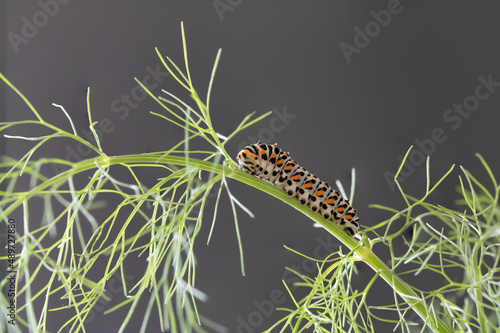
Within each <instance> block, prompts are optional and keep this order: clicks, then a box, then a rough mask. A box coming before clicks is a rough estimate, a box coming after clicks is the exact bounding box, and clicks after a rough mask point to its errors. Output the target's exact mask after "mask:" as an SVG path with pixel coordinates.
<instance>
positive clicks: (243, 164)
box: [236, 147, 259, 175]
mask: <svg viewBox="0 0 500 333" xmlns="http://www.w3.org/2000/svg"><path fill="white" fill-rule="evenodd" d="M236 159H237V160H238V163H239V164H240V170H243V171H245V172H248V173H249V174H251V175H255V174H256V172H257V167H258V164H259V157H258V156H257V154H255V153H254V152H252V151H251V150H249V149H248V147H246V148H245V149H243V150H242V151H240V153H239V154H238V156H237V157H236Z"/></svg>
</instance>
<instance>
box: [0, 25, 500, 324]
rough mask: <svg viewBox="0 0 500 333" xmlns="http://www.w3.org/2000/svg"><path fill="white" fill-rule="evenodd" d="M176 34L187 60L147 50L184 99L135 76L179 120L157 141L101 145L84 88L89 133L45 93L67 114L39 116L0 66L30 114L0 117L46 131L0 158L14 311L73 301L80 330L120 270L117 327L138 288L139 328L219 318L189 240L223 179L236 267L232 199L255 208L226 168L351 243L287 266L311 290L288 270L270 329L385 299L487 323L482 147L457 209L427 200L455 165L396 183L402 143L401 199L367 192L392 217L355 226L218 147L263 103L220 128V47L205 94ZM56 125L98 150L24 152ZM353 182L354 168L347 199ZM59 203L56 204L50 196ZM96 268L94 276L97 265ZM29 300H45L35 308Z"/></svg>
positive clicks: (169, 117)
mask: <svg viewBox="0 0 500 333" xmlns="http://www.w3.org/2000/svg"><path fill="white" fill-rule="evenodd" d="M182 40H183V50H184V69H181V68H180V67H179V66H178V65H177V64H175V63H174V62H173V61H172V60H171V59H170V58H168V57H167V58H165V57H163V56H162V55H161V54H160V52H159V51H158V50H157V53H158V56H159V57H160V59H161V61H162V63H163V65H164V66H165V68H166V69H167V70H168V71H169V73H170V74H171V76H172V78H174V80H175V81H176V82H177V83H178V84H179V85H180V86H182V87H183V88H184V89H185V90H186V92H187V94H188V95H189V96H190V98H191V99H190V100H189V101H185V100H183V99H182V98H180V97H177V96H175V95H173V94H171V93H169V92H167V91H164V93H165V95H164V96H162V97H157V96H155V95H153V94H152V93H151V92H150V91H149V90H148V89H147V88H146V87H145V86H144V85H143V84H142V83H141V82H139V81H138V83H139V84H140V85H141V86H142V87H143V88H144V89H145V90H146V91H147V92H148V94H149V95H150V96H151V97H152V98H153V99H154V100H155V101H156V102H157V103H158V104H159V105H160V106H161V108H162V109H163V113H161V114H160V113H155V112H151V113H152V115H154V116H157V117H159V118H161V119H163V120H166V121H168V122H170V123H172V124H173V125H175V126H179V127H181V128H182V129H183V130H184V137H183V138H181V139H180V141H179V142H178V143H177V144H174V145H173V146H172V147H171V148H170V149H168V150H166V151H161V152H154V153H146V154H133V155H123V156H108V155H106V153H105V152H104V151H103V149H102V147H101V144H100V141H99V137H98V135H97V133H96V131H95V129H94V126H95V124H96V122H95V121H93V119H92V112H91V107H90V93H88V99H87V106H88V108H87V111H88V120H89V126H90V129H91V131H92V133H93V139H94V140H93V142H91V141H90V140H86V139H84V138H83V137H82V136H80V135H79V134H78V133H77V131H76V130H75V126H74V123H73V120H72V118H71V117H70V115H69V114H68V112H66V110H65V109H64V107H62V106H60V105H54V106H55V107H57V108H59V109H60V111H61V115H62V116H63V117H66V118H67V120H68V124H67V126H66V128H62V127H57V126H55V125H53V124H51V123H48V122H47V121H45V120H44V118H43V116H42V115H41V114H40V113H38V111H37V110H36V109H35V107H34V106H33V105H32V104H31V103H30V102H29V101H28V99H27V98H26V97H25V96H24V95H23V94H22V93H21V92H20V91H19V90H17V89H16V88H15V87H14V86H13V85H12V84H11V83H10V82H9V81H8V79H7V78H5V77H4V76H3V75H1V74H0V78H1V79H2V80H3V81H4V82H5V83H6V84H7V85H8V86H9V87H10V88H11V89H13V90H14V91H15V92H16V93H17V94H18V95H19V96H20V97H21V98H22V99H23V101H24V102H25V103H26V105H27V106H28V108H29V109H30V110H31V111H32V113H33V116H34V118H35V119H34V120H20V121H12V122H5V123H1V124H0V130H2V131H6V130H7V129H15V128H17V127H18V126H26V125H28V126H40V127H42V128H44V129H45V131H46V132H48V134H46V135H43V136H38V137H29V136H21V135H16V136H14V135H5V137H7V138H10V139H18V140H26V141H31V142H34V143H35V144H34V145H33V147H32V148H31V149H29V150H28V152H27V153H26V154H25V155H24V156H22V157H21V158H20V159H19V160H14V159H9V158H4V159H3V160H2V162H1V178H0V183H1V185H2V190H1V192H0V193H1V199H0V209H1V211H0V213H1V216H2V220H3V221H4V222H7V220H8V218H9V216H12V215H13V214H19V215H22V228H19V229H20V230H17V231H18V234H17V235H16V236H17V243H16V245H18V247H17V248H18V249H19V248H22V249H21V250H20V251H19V252H18V253H17V254H16V258H15V267H16V270H17V280H16V281H17V301H18V303H17V314H18V315H17V318H16V319H17V322H18V323H19V324H21V325H24V326H25V327H29V328H30V329H31V330H37V331H47V330H48V321H49V320H50V318H51V316H55V315H57V314H58V313H59V312H60V313H62V314H64V315H65V316H66V315H67V314H68V313H70V315H68V316H67V321H66V322H65V323H64V325H63V326H62V327H61V328H60V331H61V332H63V331H71V332H80V331H82V332H84V331H86V329H85V322H86V320H87V319H88V318H89V315H91V313H92V309H93V308H94V307H95V305H96V304H97V302H98V301H99V300H100V299H102V298H103V299H106V298H107V295H106V286H107V282H108V281H109V280H110V279H111V278H112V277H113V276H119V277H120V279H121V284H122V293H123V295H124V297H126V300H125V301H123V302H120V303H119V304H117V305H114V306H113V307H111V308H109V309H107V311H106V312H105V313H110V312H113V311H116V310H118V309H122V308H127V309H128V311H127V315H126V316H125V317H124V319H123V322H122V324H121V327H120V329H119V331H120V332H123V331H125V329H126V327H127V325H128V324H129V323H130V321H131V320H132V315H133V314H134V313H137V311H139V308H138V305H139V302H140V301H141V300H142V299H146V300H147V307H146V308H145V309H144V310H143V313H142V316H141V317H142V318H143V319H142V320H143V321H142V326H141V332H146V331H147V329H148V327H147V324H148V322H149V320H150V318H151V315H152V312H153V311H156V312H157V313H158V317H159V320H160V326H161V328H162V329H163V330H169V331H171V332H193V331H196V332H208V331H223V330H224V328H223V327H222V326H220V325H218V324H216V323H214V322H212V321H210V320H209V319H208V318H205V317H203V316H202V314H200V313H198V310H197V305H196V304H197V301H199V300H205V298H206V296H205V295H204V294H203V292H202V291H200V290H198V289H196V287H195V277H196V257H195V253H194V250H193V248H194V244H195V242H196V241H199V240H198V233H199V231H200V228H201V227H202V222H203V221H205V222H206V221H207V220H208V222H209V223H211V226H210V228H211V229H210V236H211V234H212V231H213V227H214V224H215V222H216V219H217V208H218V205H219V201H220V199H221V197H222V194H223V193H226V194H227V195H228V198H229V201H230V206H231V209H232V211H233V215H234V222H235V229H236V237H237V239H238V243H239V250H240V256H241V270H242V273H243V274H244V261H243V251H242V246H241V239H240V234H239V228H238V218H237V217H238V216H237V208H238V207H240V208H242V209H243V210H244V211H245V212H247V213H248V214H250V215H251V213H250V212H249V211H248V210H247V209H246V208H245V207H244V206H243V205H242V204H241V203H240V202H239V201H238V200H237V199H236V198H235V197H234V195H233V193H232V192H231V191H230V188H229V186H228V182H227V179H228V178H231V179H234V180H237V181H241V182H244V183H246V184H248V185H249V186H253V187H255V188H257V189H260V190H261V191H263V192H266V193H267V194H269V195H272V196H274V197H276V198H278V199H279V200H281V201H283V202H286V203H287V204H289V205H290V206H292V207H294V208H296V209H297V210H299V211H301V212H302V213H303V214H305V215H306V216H308V217H309V218H310V219H311V220H313V221H315V222H317V223H319V224H320V225H321V226H323V227H324V228H325V229H327V230H328V231H329V232H330V233H331V234H333V235H334V236H335V237H336V238H337V239H338V240H339V241H341V242H342V243H343V244H344V245H345V248H346V249H347V250H344V252H345V253H344V252H342V251H341V250H339V251H338V252H336V253H332V254H331V255H329V256H328V257H327V258H326V259H324V260H320V261H317V267H318V274H317V276H316V277H315V278H311V277H307V276H302V275H301V274H299V273H298V272H295V273H296V274H297V275H298V276H299V277H300V279H301V280H302V282H300V283H299V285H301V286H302V287H303V288H306V289H307V291H308V294H307V295H306V296H305V297H303V298H302V299H297V298H296V297H294V295H293V293H292V292H291V291H290V288H289V287H288V286H286V284H285V287H287V289H288V290H289V292H290V295H291V297H292V300H293V304H294V308H286V309H282V310H283V311H284V317H283V318H282V319H281V320H279V321H278V322H277V323H276V324H275V325H273V326H272V327H270V328H269V329H268V330H267V331H266V332H275V331H280V332H285V331H287V332H288V331H292V332H309V331H311V330H314V331H315V332H372V331H374V327H375V325H376V324H375V321H380V320H382V321H389V319H384V316H383V315H381V314H380V313H381V312H383V311H393V312H395V313H396V314H397V319H391V321H392V323H393V324H394V326H395V328H397V329H399V330H401V331H404V332H413V331H422V332H424V331H427V330H428V331H434V332H474V331H482V332H493V331H495V328H496V327H497V326H498V325H499V322H500V318H499V313H498V309H499V307H500V304H499V295H500V290H499V284H500V281H499V280H500V278H499V268H498V261H499V260H500V259H499V258H500V255H499V247H500V226H499V223H498V215H499V213H500V210H499V207H498V192H499V187H498V184H497V182H496V179H495V177H494V175H493V173H492V171H491V170H490V169H489V167H488V165H487V164H486V162H485V161H484V160H483V159H482V157H481V156H478V157H479V159H480V161H481V163H482V164H483V165H484V168H485V170H486V172H487V174H488V175H489V177H490V179H491V182H492V185H491V186H490V188H492V189H490V190H488V189H487V186H484V185H482V184H481V183H480V182H478V181H477V180H476V178H474V177H473V175H471V174H470V173H469V172H468V171H467V170H465V169H462V170H463V176H461V177H460V193H461V196H462V199H461V201H460V203H461V204H464V205H465V207H464V210H463V211H457V210H453V209H450V208H445V207H441V206H437V205H433V204H432V203H428V202H427V201H426V199H427V198H428V196H429V195H430V194H431V193H432V192H433V191H434V190H435V189H436V187H437V186H438V185H439V184H440V183H441V182H442V181H443V180H444V178H445V177H447V176H448V175H449V174H450V173H451V172H452V170H453V167H452V168H450V170H449V171H448V172H447V173H446V174H445V175H444V176H443V177H442V178H441V179H440V180H439V181H438V182H437V183H436V184H434V185H433V186H432V187H431V183H430V172H429V165H430V164H429V159H428V160H427V183H426V191H425V194H424V196H423V197H422V198H420V199H418V198H415V197H412V196H410V195H408V194H406V193H405V192H404V190H403V188H402V187H401V186H400V184H399V182H398V181H397V177H398V176H397V175H398V174H399V172H400V171H401V168H402V166H403V164H404V163H405V160H406V158H407V157H408V153H409V151H408V153H407V154H406V156H405V159H404V160H403V162H402V164H401V167H400V169H399V170H398V173H397V174H396V177H395V181H396V184H397V186H398V188H399V190H400V192H401V194H402V196H403V198H404V201H405V204H406V207H405V208H404V209H402V210H397V209H394V208H390V207H384V206H380V205H373V207H374V208H378V209H383V210H385V211H386V212H387V213H388V214H389V215H390V217H389V218H387V219H386V220H384V221H382V222H380V223H378V224H376V225H375V226H373V227H370V228H366V226H365V228H366V229H364V230H362V231H361V232H360V234H359V235H360V236H357V237H356V238H353V237H350V236H349V235H347V233H345V232H344V231H343V230H342V229H340V228H339V227H337V226H336V225H334V224H332V223H330V222H328V221H326V220H323V219H322V218H321V216H320V215H319V214H316V213H313V212H312V211H311V210H310V209H309V208H308V207H305V206H302V205H300V204H299V202H298V201H297V200H296V199H295V198H289V197H288V196H287V195H286V194H285V193H284V192H283V191H281V190H280V189H278V188H276V187H274V186H272V185H271V184H268V183H266V182H264V181H261V180H260V179H258V178H256V177H253V176H251V175H249V174H246V173H244V172H242V171H240V170H238V166H237V163H236V162H235V161H234V160H233V158H232V157H231V154H229V153H228V152H227V151H226V148H225V146H226V144H227V142H228V141H230V140H231V139H232V138H233V137H234V136H236V135H237V134H238V133H239V132H240V131H242V130H244V129H245V128H247V127H248V126H251V125H252V124H254V123H255V122H258V121H259V120H261V119H263V118H264V117H266V116H268V115H269V114H270V113H267V114H264V115H262V116H260V117H258V118H255V119H252V117H253V115H252V114H251V115H249V116H247V117H245V118H244V119H243V120H242V122H241V123H240V124H239V125H238V126H237V127H236V128H235V130H234V131H233V132H232V133H230V134H229V135H222V134H220V133H218V132H217V131H216V130H215V129H214V127H213V125H212V121H211V116H210V108H209V106H210V93H211V88H212V84H213V80H214V76H215V71H216V68H217V65H218V62H219V59H220V54H221V53H220V50H219V52H218V54H217V56H216V59H215V64H214V67H213V71H212V75H211V77H210V80H209V84H208V93H207V96H206V97H205V98H202V97H201V96H199V95H198V93H197V90H196V89H195V87H194V85H193V82H192V80H191V74H190V70H189V63H188V57H187V46H186V38H185V34H184V28H183V26H182ZM56 138H66V139H71V140H74V141H76V142H78V143H81V144H83V145H85V146H87V147H88V148H90V149H92V150H93V151H94V152H95V155H96V156H95V157H93V158H89V159H87V160H83V161H79V162H76V163H71V162H68V161H65V160H61V159H57V158H49V157H47V158H40V159H38V160H36V161H34V160H32V156H33V155H34V154H35V152H36V151H37V150H38V148H40V147H41V146H42V145H44V144H46V143H48V142H49V141H52V140H53V139H56ZM193 140H197V142H200V141H201V142H203V143H204V144H205V145H206V146H207V147H209V148H208V149H206V150H196V149H193V148H191V147H192V146H193V145H192V142H193ZM410 149H411V148H410ZM47 166H57V169H60V170H61V171H60V172H58V173H57V174H56V175H54V176H47V175H45V174H44V172H43V171H44V170H46V169H47ZM118 169H123V170H125V171H126V172H127V173H128V175H129V177H130V179H131V180H130V181H124V180H120V179H117V178H116V176H114V173H115V172H116V170H118ZM144 169H146V170H149V169H154V170H159V171H161V172H162V173H163V174H164V176H163V177H161V178H159V179H158V181H157V183H156V184H153V185H152V186H149V187H148V186H146V185H145V184H144V183H143V182H141V179H140V177H139V175H138V174H139V172H138V170H144ZM22 177H24V178H22ZM22 179H26V180H27V181H28V182H29V188H28V189H22V186H18V185H19V183H20V182H21V180H22ZM217 188H218V190H217V197H216V200H215V203H214V206H215V209H214V213H213V216H205V215H204V208H205V205H206V204H207V199H208V196H209V193H210V191H211V190H213V189H217ZM353 192H354V182H353V185H352V188H351V201H352V195H353ZM109 196H112V197H114V198H115V199H118V202H119V203H118V204H116V205H114V206H113V207H112V209H111V212H110V213H109V214H108V215H107V217H106V218H105V219H103V220H97V219H96V218H95V217H94V213H93V211H94V210H95V209H97V208H99V207H102V200H103V199H102V198H107V197H109ZM36 200H41V202H43V208H44V209H43V212H42V215H43V221H44V223H43V224H42V225H41V226H40V225H38V223H34V222H33V218H30V212H31V210H32V209H33V208H32V207H33V206H34V205H35V202H36ZM56 204H59V205H60V206H62V207H63V208H60V209H56V206H57V205H56ZM38 213H40V212H38ZM138 221H139V222H140V225H141V227H140V230H139V231H138V232H131V230H133V229H132V225H133V224H136V223H138ZM37 222H38V221H37ZM409 228H411V229H412V231H413V232H412V237H411V238H410V239H405V238H404V237H403V233H404V231H405V230H407V229H409ZM54 230H57V232H54ZM89 230H90V232H89ZM54 234H56V235H57V236H56V237H55V238H52V239H51V238H50V237H49V236H54ZM210 236H209V239H210ZM400 238H403V239H404V242H405V244H406V248H407V251H406V252H405V253H404V254H403V255H397V254H396V253H395V249H394V247H393V244H394V241H395V240H396V239H400ZM375 245H377V246H385V247H387V248H388V249H389V251H390V253H391V254H392V256H391V259H390V262H389V263H386V262H385V261H383V260H382V259H381V258H379V257H378V256H377V255H376V253H375V252H374V251H373V249H374V246H375ZM290 250H291V249H290ZM292 251H293V250H292ZM129 256H135V257H137V256H139V257H140V258H143V260H144V265H145V267H146V269H145V271H144V274H143V275H142V276H140V278H139V279H138V280H137V281H135V283H134V284H131V283H130V281H129V279H127V271H129V270H130V269H131V268H130V267H127V258H128V257H129ZM1 260H2V261H6V260H8V257H6V256H4V257H1ZM311 260H313V259H311ZM103 263H104V265H103ZM356 263H364V264H366V265H368V266H369V267H370V268H372V269H373V272H374V275H373V278H372V280H371V281H370V282H369V283H368V284H367V285H366V286H364V287H363V288H361V289H360V290H358V289H357V288H355V287H354V286H353V283H352V281H353V280H355V279H356V266H355V264H356ZM451 270H454V271H456V270H460V271H461V272H462V274H461V280H460V281H456V280H454V279H453V278H452V277H451V276H450V271H451ZM426 271H428V272H431V273H432V274H436V275H437V276H440V277H442V278H443V280H444V281H446V283H443V286H442V287H440V288H439V289H436V290H422V289H418V288H416V287H414V286H412V285H410V284H408V283H407V282H405V279H404V277H405V276H406V275H408V274H416V275H418V274H422V273H423V272H426ZM96 274H97V275H98V276H99V277H100V278H97V279H96V278H95V277H94V276H96ZM90 276H93V277H92V278H91V277H90ZM379 279H381V280H383V281H385V282H386V283H387V285H388V286H389V287H390V289H392V290H393V293H394V303H393V304H388V305H385V306H372V305H370V304H369V303H368V300H367V299H368V297H369V295H370V292H371V291H372V287H373V285H374V283H375V282H376V281H377V280H379ZM39 281H42V282H43V288H42V289H40V290H34V289H33V288H32V285H33V284H34V282H39ZM5 283H6V281H5V279H3V280H2V282H0V286H1V287H4V285H5ZM54 299H61V300H63V301H64V302H65V304H64V305H63V306H59V307H53V306H52V307H51V304H53V303H49V300H54ZM33 304H39V305H41V307H40V308H35V306H34V305H33ZM7 305H8V300H7V299H6V297H5V295H3V294H2V296H1V298H0V306H2V307H5V306H7ZM21 313H22V314H23V315H22V316H21V315H20V314H21ZM409 313H414V314H416V315H417V316H416V317H418V318H420V319H419V320H411V319H409V318H410V317H411V316H409ZM135 318H137V316H136V317H135ZM0 323H1V325H2V326H3V327H8V329H9V331H12V332H20V329H19V328H18V326H11V325H7V324H6V317H5V316H0Z"/></svg>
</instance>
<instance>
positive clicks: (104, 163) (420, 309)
mask: <svg viewBox="0 0 500 333" xmlns="http://www.w3.org/2000/svg"><path fill="white" fill-rule="evenodd" d="M131 162H133V163H135V164H139V163H152V164H154V163H158V164H174V165H181V166H187V165H189V166H191V167H194V168H197V169H199V170H205V171H208V172H214V173H218V174H223V173H224V174H225V176H226V177H228V178H231V179H234V180H237V181H240V182H243V183H246V184H248V185H250V186H253V187H255V188H257V189H259V190H261V191H263V192H266V193H267V194H269V195H272V196H274V197H276V198H278V199H279V200H281V201H284V202H286V203H287V204H289V205H290V206H292V207H293V208H295V209H297V210H299V211H301V212H302V213H303V214H305V215H307V216H308V217H309V218H311V219H312V220H313V221H315V222H317V223H319V224H321V225H322V226H323V227H324V228H325V229H327V230H328V231H329V232H330V233H332V234H333V235H334V236H335V237H336V238H337V239H338V240H339V241H341V242H342V243H343V244H344V245H345V246H347V247H348V248H349V249H350V250H354V251H355V253H356V254H357V255H358V256H359V260H360V261H363V262H365V263H366V264H367V265H368V266H370V267H371V268H372V269H373V270H374V271H375V272H376V273H378V274H379V275H380V276H381V277H382V278H383V279H384V280H385V281H386V282H387V283H388V284H389V285H390V286H391V287H392V288H393V289H394V290H395V291H396V292H397V294H398V295H399V296H400V297H401V298H402V299H404V300H405V301H406V302H407V303H408V304H409V305H410V306H411V307H412V308H413V309H414V311H415V312H416V313H417V314H418V315H419V316H420V317H421V318H422V320H423V321H424V322H425V323H427V324H428V325H429V326H430V327H432V328H433V330H434V331H436V332H443V333H444V332H452V329H451V328H450V327H449V326H448V325H446V324H445V323H444V322H443V321H442V320H441V319H439V318H437V317H435V316H433V314H434V311H433V310H432V309H430V306H429V305H428V304H426V302H425V300H424V299H423V298H422V297H421V296H419V295H418V294H417V293H416V292H415V291H414V290H413V289H412V288H411V286H410V285H408V284H407V283H406V282H405V281H403V279H401V278H400V277H399V276H398V275H397V274H396V273H395V272H394V271H392V270H391V269H390V268H389V267H388V266H387V265H386V264H385V263H384V262H383V261H382V260H381V259H380V258H379V257H378V256H377V255H376V254H375V253H373V251H372V250H371V248H370V247H367V246H363V245H361V244H360V243H359V242H358V241H357V240H356V239H355V238H353V237H351V236H349V235H348V234H347V233H346V232H344V231H343V230H342V229H340V228H339V227H338V226H337V225H335V224H333V223H329V222H328V221H327V220H325V219H323V218H322V217H321V215H320V214H318V213H314V212H312V211H311V210H310V209H309V207H307V206H302V205H301V204H300V203H299V202H298V201H297V200H296V199H295V198H291V197H288V196H287V195H286V193H285V192H284V191H282V190H280V189H279V188H277V187H275V186H273V185H271V184H269V183H266V182H263V181H262V180H260V179H258V178H256V177H254V176H252V175H249V174H247V173H245V172H243V171H240V170H238V169H236V168H231V169H230V170H229V172H228V170H227V168H226V170H224V166H223V165H220V164H217V165H214V163H212V162H207V161H203V160H199V159H195V158H191V157H189V158H186V157H185V156H163V157H159V155H157V154H143V155H123V156H98V157H95V158H92V159H88V160H84V161H81V162H78V163H75V164H73V167H72V168H71V169H69V170H67V171H65V172H62V173H60V174H58V175H57V176H54V177H52V178H51V179H48V180H46V181H45V182H43V183H42V184H40V185H38V186H36V187H35V188H33V189H31V190H30V191H27V192H24V193H23V194H22V195H19V197H18V199H17V200H16V201H14V202H13V203H12V204H11V205H10V206H9V207H8V208H6V209H5V210H4V211H3V214H4V215H5V216H7V215H8V214H9V213H11V212H12V211H14V210H15V209H16V208H17V207H19V206H20V205H21V204H22V203H23V201H25V200H29V199H30V198H31V197H33V196H35V195H36V194H37V193H40V192H41V191H43V190H45V189H47V188H49V187H52V186H55V187H58V186H61V185H62V184H64V182H65V181H66V180H67V179H68V177H72V176H73V175H75V174H78V173H81V172H84V171H87V170H90V169H94V168H96V164H98V165H99V166H100V167H102V168H104V169H105V168H107V167H109V166H111V165H115V164H116V165H117V164H123V163H131Z"/></svg>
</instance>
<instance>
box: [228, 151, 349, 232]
mask: <svg viewBox="0 0 500 333" xmlns="http://www.w3.org/2000/svg"><path fill="white" fill-rule="evenodd" d="M236 159H237V160H238V162H239V164H240V169H241V170H243V171H246V172H248V173H249V174H251V175H254V176H256V177H258V178H260V179H263V180H265V181H268V182H270V183H271V184H273V185H275V186H277V187H279V188H281V189H282V190H285V192H286V193H287V195H288V196H290V197H297V198H298V199H299V202H300V203H301V204H302V205H309V206H310V207H311V210H312V211H313V212H320V213H321V215H322V216H323V218H325V219H327V220H331V221H333V222H335V223H336V224H337V225H338V226H339V227H340V228H342V229H344V230H345V231H346V232H347V233H349V234H350V235H351V236H354V235H355V234H356V233H357V232H358V230H359V222H358V221H359V217H358V215H357V214H356V210H354V209H353V208H352V207H351V205H350V204H349V201H347V200H346V199H344V198H343V197H342V196H341V195H340V193H339V192H338V191H336V190H334V189H332V188H331V187H330V185H328V183H326V182H324V181H322V180H320V179H319V178H318V177H316V176H315V175H313V174H311V173H310V172H308V171H307V170H306V169H304V168H303V167H301V166H300V165H299V164H298V163H297V162H296V161H294V160H293V159H292V158H291V157H290V156H289V155H288V153H287V152H284V151H283V150H281V149H280V148H279V147H278V146H277V145H276V144H274V145H269V144H265V143H260V141H259V142H258V143H256V144H253V145H250V146H246V147H245V148H243V150H242V151H240V152H239V154H238V156H237V157H236Z"/></svg>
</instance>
